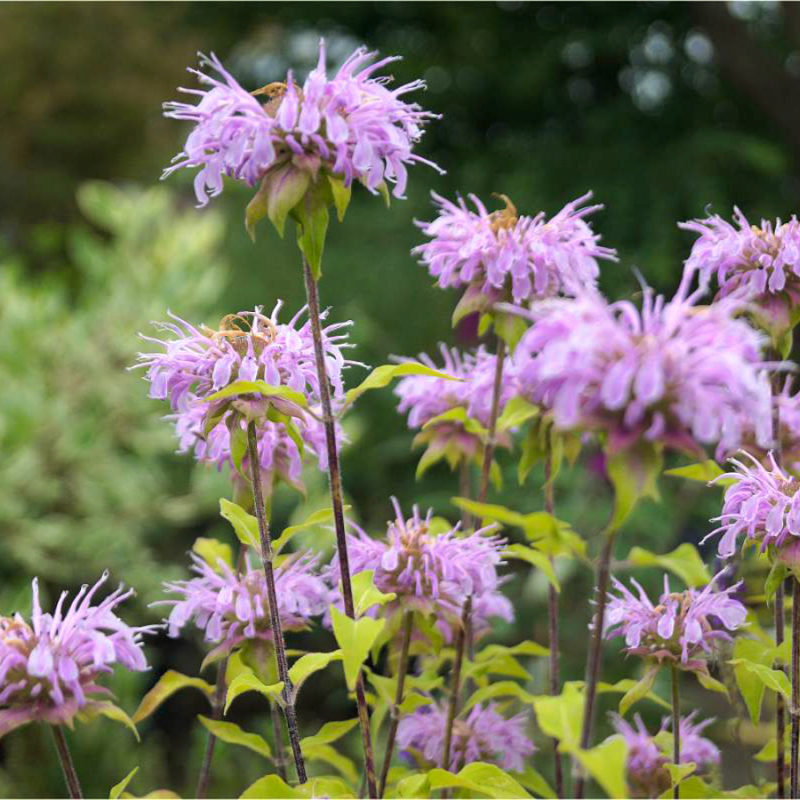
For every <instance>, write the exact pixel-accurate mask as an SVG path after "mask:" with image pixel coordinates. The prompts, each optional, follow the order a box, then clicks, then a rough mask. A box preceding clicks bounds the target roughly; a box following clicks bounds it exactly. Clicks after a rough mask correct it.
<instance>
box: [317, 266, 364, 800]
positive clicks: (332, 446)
mask: <svg viewBox="0 0 800 800" xmlns="http://www.w3.org/2000/svg"><path fill="white" fill-rule="evenodd" d="M302 258H303V277H304V280H305V288H306V299H307V301H308V316H309V319H310V321H311V333H312V336H313V338H314V356H315V360H316V367H317V378H318V381H319V394H320V401H321V403H322V417H323V424H324V426H325V443H326V447H327V453H328V481H329V485H330V493H331V505H332V507H333V522H334V528H335V530H336V549H337V552H338V555H339V567H340V571H341V581H342V600H343V602H344V610H345V614H347V616H348V617H350V619H355V605H354V603H353V587H352V583H351V579H350V562H349V559H348V556H347V535H346V532H345V527H344V501H343V496H342V471H341V467H340V465H339V450H338V447H337V445H336V427H335V423H334V418H333V410H332V408H331V395H330V385H329V382H328V373H327V370H326V368H325V353H324V350H323V346H322V326H321V323H320V310H319V289H318V287H317V282H316V280H315V279H314V276H313V274H312V272H311V266H310V265H309V263H308V260H307V259H306V257H305V256H303V257H302ZM356 705H357V706H358V718H359V723H360V726H361V739H362V743H363V747H364V767H365V770H366V777H367V789H368V792H369V796H370V798H377V797H378V783H377V780H376V776H375V759H374V756H373V751H372V734H371V732H370V727H369V707H368V706H367V697H366V692H365V691H364V676H363V673H359V675H358V679H357V681H356Z"/></svg>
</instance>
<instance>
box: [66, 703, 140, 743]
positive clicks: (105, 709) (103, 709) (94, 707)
mask: <svg viewBox="0 0 800 800" xmlns="http://www.w3.org/2000/svg"><path fill="white" fill-rule="evenodd" d="M97 716H101V717H107V718H108V719H110V720H112V721H113V722H119V723H120V725H124V726H125V727H126V728H127V729H128V730H129V731H130V732H131V733H132V734H133V735H134V736H135V737H136V741H137V742H138V741H140V739H139V731H137V730H136V724H135V723H134V721H133V720H132V719H131V718H130V717H129V716H128V715H127V713H126V712H125V711H123V710H122V709H121V708H120V707H119V706H115V705H114V704H113V703H111V702H109V701H108V700H94V701H92V702H90V703H89V704H88V705H86V706H84V708H83V709H82V710H81V712H80V714H79V715H78V719H79V720H81V721H88V720H90V719H93V718H94V717H97Z"/></svg>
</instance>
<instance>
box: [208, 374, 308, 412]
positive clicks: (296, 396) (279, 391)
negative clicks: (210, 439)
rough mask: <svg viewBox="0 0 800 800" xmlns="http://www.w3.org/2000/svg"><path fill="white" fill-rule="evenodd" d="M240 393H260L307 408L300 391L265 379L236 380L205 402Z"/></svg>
mask: <svg viewBox="0 0 800 800" xmlns="http://www.w3.org/2000/svg"><path fill="white" fill-rule="evenodd" d="M242 394H262V395H264V396H265V397H279V398H281V399H282V400H288V401H289V402H290V403H294V404H295V405H296V406H300V408H308V401H307V400H306V396H305V395H304V394H303V393H302V392H298V391H297V390H295V389H290V388H289V387H288V386H272V385H271V384H269V383H267V382H266V381H236V382H234V383H231V384H228V385H227V386H226V387H225V388H224V389H220V390H219V391H218V392H214V394H212V395H210V396H209V397H206V398H205V402H207V403H216V402H218V401H219V400H227V399H228V398H229V397H238V396H239V395H242Z"/></svg>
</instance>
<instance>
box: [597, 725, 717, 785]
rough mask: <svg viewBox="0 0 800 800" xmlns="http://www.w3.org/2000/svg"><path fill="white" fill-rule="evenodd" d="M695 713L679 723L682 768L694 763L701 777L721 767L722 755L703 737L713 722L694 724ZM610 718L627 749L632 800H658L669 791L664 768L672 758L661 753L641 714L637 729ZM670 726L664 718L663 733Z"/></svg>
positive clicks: (667, 777)
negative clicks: (656, 799) (645, 799)
mask: <svg viewBox="0 0 800 800" xmlns="http://www.w3.org/2000/svg"><path fill="white" fill-rule="evenodd" d="M696 713H697V712H696V711H693V712H692V713H691V714H689V715H688V716H686V717H682V718H681V721H680V732H681V764H688V763H690V762H693V763H694V764H695V765H696V767H697V772H698V773H701V774H702V773H703V772H707V771H708V769H709V768H710V767H712V766H714V765H716V764H719V761H720V752H719V749H718V748H717V747H716V745H715V744H714V743H713V742H711V741H710V740H709V739H706V738H704V737H703V736H701V735H700V734H701V732H702V731H703V729H704V728H706V727H707V726H708V725H710V724H711V723H712V722H713V721H714V720H713V719H707V720H705V721H703V722H701V723H698V724H695V723H694V717H695V715H696ZM611 718H612V724H613V726H614V729H615V730H616V731H617V733H619V734H621V735H622V737H623V738H624V739H625V742H626V744H627V745H628V760H627V763H626V772H627V778H628V786H629V787H630V790H631V792H632V795H633V797H659V796H660V795H662V794H663V793H664V792H665V791H666V790H667V789H669V787H670V777H669V773H668V772H667V770H666V769H665V766H664V765H665V764H667V763H670V762H671V761H672V758H671V756H668V755H667V754H666V753H664V752H663V751H662V750H661V748H660V747H659V746H658V743H657V741H656V738H655V737H654V736H651V735H650V733H649V732H648V730H647V728H646V727H645V725H644V722H643V721H642V718H641V716H640V715H639V714H636V716H635V717H634V723H635V724H634V725H631V724H630V723H629V722H627V721H626V720H624V719H623V718H622V717H620V716H619V715H617V714H612V715H611ZM669 724H670V720H669V718H668V717H665V718H664V721H663V723H662V726H661V731H664V730H665V729H666V727H667V725H669Z"/></svg>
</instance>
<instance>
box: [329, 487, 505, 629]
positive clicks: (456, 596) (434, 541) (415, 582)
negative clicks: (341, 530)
mask: <svg viewBox="0 0 800 800" xmlns="http://www.w3.org/2000/svg"><path fill="white" fill-rule="evenodd" d="M392 504H393V506H394V510H395V514H396V518H395V519H394V520H392V521H390V522H389V523H388V526H387V531H386V537H385V538H384V539H373V538H371V537H370V536H368V535H367V534H366V533H365V532H364V531H363V530H361V529H360V528H357V527H356V526H355V525H352V523H351V525H352V527H353V528H355V530H356V532H357V535H355V536H354V535H352V534H349V535H348V541H347V548H348V552H349V556H350V571H351V572H352V574H354V575H355V574H357V573H359V572H364V571H365V570H373V571H374V581H375V586H376V587H377V588H378V589H380V590H381V591H382V592H395V593H396V594H397V598H396V599H395V600H393V601H392V603H391V604H389V606H386V607H385V608H388V609H389V611H390V613H391V612H393V611H398V610H399V611H409V610H417V611H421V612H423V613H435V614H448V615H451V616H452V617H454V618H460V615H461V610H462V607H463V605H464V603H465V601H466V600H467V598H468V597H469V596H471V595H475V596H476V597H480V596H481V595H483V594H484V593H486V592H494V591H496V590H497V588H498V585H499V581H498V576H497V567H498V566H499V565H500V563H501V553H502V549H503V544H504V541H503V540H502V539H500V538H499V537H497V536H488V535H487V532H488V531H490V530H491V527H488V528H483V529H481V530H478V531H476V532H474V533H472V534H470V535H468V536H464V535H461V534H460V532H459V527H460V525H459V524H457V525H456V526H455V527H454V528H452V529H450V530H448V531H446V532H444V533H435V532H433V531H432V530H431V518H432V515H433V512H432V511H428V513H427V514H426V515H425V516H424V517H423V516H421V515H420V513H419V508H418V507H417V506H414V509H413V513H412V516H411V518H410V519H406V518H405V516H404V515H403V512H402V510H401V508H400V505H399V503H398V502H397V500H396V499H395V498H392ZM339 577H340V572H339V562H338V557H334V560H333V561H332V562H331V580H332V582H333V584H334V586H335V585H336V584H337V583H338V581H339Z"/></svg>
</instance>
